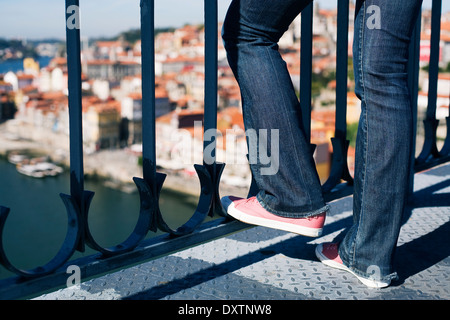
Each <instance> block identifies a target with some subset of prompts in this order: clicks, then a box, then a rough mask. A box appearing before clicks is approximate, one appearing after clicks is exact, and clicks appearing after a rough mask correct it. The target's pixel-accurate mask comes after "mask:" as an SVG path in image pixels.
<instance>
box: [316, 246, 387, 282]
mask: <svg viewBox="0 0 450 320" xmlns="http://www.w3.org/2000/svg"><path fill="white" fill-rule="evenodd" d="M322 247H323V246H322V244H319V245H318V246H317V247H316V256H317V258H318V259H319V260H320V261H321V262H322V263H323V264H324V265H326V266H329V267H332V268H335V269H339V270H344V271H347V272H349V273H351V274H352V275H354V276H355V277H356V278H357V279H358V280H359V281H361V283H362V284H364V285H366V286H367V287H369V288H385V287H387V286H389V284H390V283H388V282H382V281H376V280H371V279H366V278H363V277H360V276H358V275H357V274H355V273H354V272H353V271H352V270H350V269H349V268H347V267H346V266H345V265H343V264H342V263H339V262H336V261H333V260H330V259H328V258H327V257H326V256H325V255H324V254H323V253H322Z"/></svg>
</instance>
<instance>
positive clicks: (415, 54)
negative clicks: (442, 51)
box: [408, 14, 422, 196]
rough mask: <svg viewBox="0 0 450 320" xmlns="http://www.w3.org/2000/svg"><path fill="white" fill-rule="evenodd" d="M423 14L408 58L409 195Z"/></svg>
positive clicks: (414, 34) (411, 43)
mask: <svg viewBox="0 0 450 320" xmlns="http://www.w3.org/2000/svg"><path fill="white" fill-rule="evenodd" d="M421 20H422V19H421V15H420V14H419V17H418V18H417V21H416V25H415V27H414V30H413V34H412V36H411V42H410V44H409V58H408V87H409V95H410V97H411V112H412V121H413V133H412V135H413V136H412V141H411V143H412V146H411V160H410V161H411V162H410V175H409V195H410V196H411V195H412V194H413V192H414V174H415V169H414V163H415V160H416V141H417V137H416V135H417V100H418V94H417V93H418V91H419V59H420V29H421Z"/></svg>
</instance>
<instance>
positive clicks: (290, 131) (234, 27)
mask: <svg viewBox="0 0 450 320" xmlns="http://www.w3.org/2000/svg"><path fill="white" fill-rule="evenodd" d="M309 2H310V1H299V0H295V1H290V0H289V1H261V0H241V1H239V0H235V1H233V2H232V3H231V5H230V8H229V10H228V12H227V15H226V19H225V21H224V26H223V33H222V38H223V40H224V44H225V48H226V50H227V55H228V61H229V64H230V67H231V69H232V70H233V72H234V75H235V77H236V79H237V81H238V83H239V86H240V89H241V97H242V107H243V117H244V124H245V129H246V132H248V131H249V130H250V129H252V130H254V132H255V133H256V135H257V140H258V143H256V144H257V146H256V149H257V152H256V157H257V160H256V161H250V167H251V170H252V174H253V178H254V180H255V182H256V184H257V186H258V188H259V192H258V194H257V198H258V200H259V202H260V203H261V205H262V206H263V207H264V208H265V209H266V210H268V211H269V212H271V213H274V214H277V215H280V216H284V217H294V218H295V217H297V218H302V217H308V216H312V215H317V214H319V213H322V212H324V211H326V210H327V208H328V207H327V205H326V204H325V202H324V200H323V197H322V192H321V185H320V180H319V177H318V174H317V171H316V170H315V163H314V159H313V156H312V153H311V151H310V145H309V142H308V141H306V138H305V132H304V128H303V127H302V121H301V111H300V104H299V101H298V98H297V96H296V94H295V89H294V87H293V84H292V80H291V77H290V75H289V73H288V69H287V66H286V63H285V62H284V61H283V59H282V58H281V55H280V53H279V52H278V45H277V42H278V40H279V39H280V37H281V36H282V35H283V34H284V32H285V31H286V30H287V29H288V27H289V25H290V24H291V22H292V21H293V20H294V18H295V17H296V16H297V15H298V14H299V13H300V11H301V10H302V9H303V8H304V7H305V6H306V5H307V4H308V3H309ZM265 129H267V135H264V136H262V135H261V134H260V130H265ZM273 130H277V131H276V133H277V138H278V141H272V139H273V138H274V137H273V136H274V133H275V132H274V131H273ZM262 132H264V131H262ZM266 137H267V142H266V143H265V144H263V145H266V146H267V150H264V149H263V148H261V143H259V142H260V141H261V140H265V139H266ZM247 142H248V144H249V149H250V150H252V148H253V147H254V146H252V145H251V144H255V140H250V139H247ZM277 144H278V145H277ZM273 146H276V148H275V149H274V148H273ZM266 152H267V154H273V153H275V152H277V153H278V155H277V157H276V158H277V160H278V164H277V165H276V167H277V169H278V170H277V171H276V172H271V174H264V169H265V168H266V167H267V166H266V165H265V164H264V163H263V161H261V154H264V155H265V153H266ZM272 158H273V157H272Z"/></svg>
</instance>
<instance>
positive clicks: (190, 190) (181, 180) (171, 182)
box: [0, 120, 248, 197]
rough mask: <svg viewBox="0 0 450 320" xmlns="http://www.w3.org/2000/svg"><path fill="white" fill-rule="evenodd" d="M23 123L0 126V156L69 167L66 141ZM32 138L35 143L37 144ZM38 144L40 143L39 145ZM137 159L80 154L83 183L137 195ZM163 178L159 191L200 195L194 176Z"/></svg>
mask: <svg viewBox="0 0 450 320" xmlns="http://www.w3.org/2000/svg"><path fill="white" fill-rule="evenodd" d="M36 131H37V130H36V129H34V128H31V127H27V126H26V125H25V124H23V123H18V122H15V120H12V121H8V122H6V123H2V124H0V156H1V157H5V158H6V157H7V156H8V154H9V153H10V152H18V153H33V154H37V155H45V156H48V157H49V158H50V159H51V160H52V161H53V162H55V163H58V164H59V165H62V166H63V167H64V168H65V169H66V170H69V167H70V157H69V141H68V139H65V138H64V137H61V135H56V134H51V133H48V132H47V133H46V134H45V136H44V135H42V133H40V132H36ZM32 138H36V139H39V142H38V141H36V140H33V139H32ZM40 141H42V142H40ZM138 158H139V156H138V155H137V154H135V153H132V152H130V151H129V150H128V149H110V150H101V151H98V152H94V153H91V154H84V156H83V162H84V173H85V177H86V179H98V180H100V181H102V182H103V183H104V184H105V185H106V186H107V187H111V188H114V189H118V190H120V191H123V192H127V193H132V192H137V188H136V186H135V184H134V182H133V177H142V166H141V165H139V161H138V160H139V159H138ZM158 171H160V172H162V173H165V174H167V176H166V179H165V181H164V185H163V188H168V189H170V190H173V191H176V192H181V193H185V194H189V195H193V196H199V194H200V182H199V179H198V177H197V175H196V174H189V173H186V172H183V171H174V170H168V169H167V170H166V169H161V170H158ZM247 192H248V188H242V187H236V186H231V185H227V184H225V183H223V182H222V183H221V184H220V193H221V194H223V195H228V194H233V195H236V196H241V197H244V196H246V195H247Z"/></svg>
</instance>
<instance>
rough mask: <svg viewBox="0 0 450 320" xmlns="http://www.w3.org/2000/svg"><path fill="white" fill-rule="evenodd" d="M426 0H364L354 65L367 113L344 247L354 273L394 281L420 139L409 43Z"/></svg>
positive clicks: (363, 118) (341, 250) (362, 124)
mask: <svg viewBox="0 0 450 320" xmlns="http://www.w3.org/2000/svg"><path fill="white" fill-rule="evenodd" d="M421 4H422V1H421V0H410V1H403V0H365V1H362V0H358V1H357V4H356V10H357V15H356V19H355V37H354V48H353V50H354V53H353V59H354V71H355V81H356V94H357V96H358V97H359V98H360V99H361V118H360V122H359V128H358V135H357V141H356V159H355V162H356V163H355V185H354V201H353V220H354V221H353V225H352V227H351V228H350V229H349V231H348V232H347V233H346V235H345V237H344V239H343V241H342V242H341V243H340V245H339V249H338V250H339V257H340V259H342V263H343V264H344V265H345V266H346V267H348V268H349V269H350V270H351V271H352V272H353V273H355V274H356V275H358V276H362V277H364V278H368V279H373V280H375V281H378V282H379V283H380V284H389V283H390V281H391V279H393V278H395V277H396V274H395V272H394V270H393V265H392V261H393V254H394V251H395V247H396V244H397V239H398V235H399V232H400V227H401V218H402V214H403V211H404V208H405V203H406V197H407V191H408V176H409V172H410V171H409V170H410V166H409V163H410V152H411V141H412V109H411V103H410V96H409V91H408V84H407V62H408V48H409V43H410V39H411V34H412V30H413V27H414V25H415V22H416V20H417V17H418V14H419V12H420V6H421Z"/></svg>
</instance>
